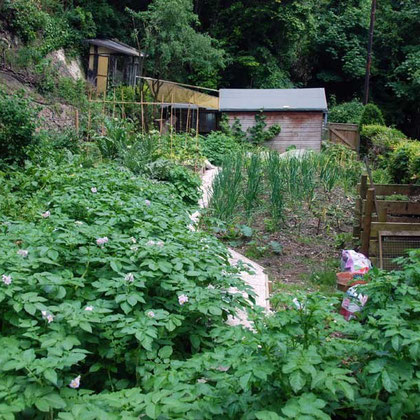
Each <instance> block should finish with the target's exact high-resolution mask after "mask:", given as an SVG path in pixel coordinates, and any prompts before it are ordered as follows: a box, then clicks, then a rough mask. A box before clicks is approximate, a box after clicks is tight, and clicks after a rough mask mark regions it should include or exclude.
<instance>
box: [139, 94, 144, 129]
mask: <svg viewBox="0 0 420 420" xmlns="http://www.w3.org/2000/svg"><path fill="white" fill-rule="evenodd" d="M140 101H141V105H140V106H141V131H142V133H144V109H143V89H142V90H141V92H140Z"/></svg>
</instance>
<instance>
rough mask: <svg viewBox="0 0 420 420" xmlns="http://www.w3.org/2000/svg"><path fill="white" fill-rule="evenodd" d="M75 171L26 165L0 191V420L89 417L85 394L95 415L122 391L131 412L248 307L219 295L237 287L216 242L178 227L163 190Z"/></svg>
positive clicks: (170, 191) (179, 216)
mask: <svg viewBox="0 0 420 420" xmlns="http://www.w3.org/2000/svg"><path fill="white" fill-rule="evenodd" d="M79 163H80V160H79V161H77V160H76V161H75V162H73V163H72V164H69V163H67V164H66V163H64V162H63V163H62V164H61V165H60V169H59V170H57V167H54V166H51V167H49V166H47V167H45V166H44V167H39V166H37V165H34V164H28V165H27V166H26V167H25V169H24V170H22V171H21V172H11V173H9V174H7V178H8V181H7V182H6V183H5V182H2V183H1V184H0V188H1V189H2V191H1V194H0V196H1V200H0V203H1V209H2V211H1V217H2V224H1V227H0V237H1V241H2V244H3V245H2V247H1V251H0V273H1V274H2V275H3V277H2V281H1V286H0V315H1V317H0V319H1V321H0V322H1V330H2V336H1V338H0V342H1V343H0V345H1V348H2V352H1V355H0V389H1V393H2V402H3V404H1V406H0V410H1V411H0V412H1V416H2V417H3V416H6V417H10V416H12V415H13V413H15V415H19V413H21V414H22V415H23V413H31V417H38V416H41V413H49V414H48V415H51V416H53V417H57V418H58V417H61V415H59V414H58V412H62V413H64V412H68V413H71V412H73V410H74V409H76V407H78V408H77V410H78V412H79V413H81V412H84V410H85V408H84V405H85V404H87V405H86V407H88V406H91V407H93V408H92V410H96V408H95V403H93V402H92V403H89V401H87V400H85V398H88V396H89V395H90V394H91V392H89V391H87V390H89V389H90V390H92V391H94V394H96V396H99V395H102V397H100V398H99V400H98V403H99V401H101V400H102V399H104V400H103V401H102V402H101V403H99V404H100V405H102V408H101V409H100V410H101V412H102V415H101V417H102V418H104V416H105V418H107V414H104V413H106V412H107V411H108V412H109V413H110V412H112V410H113V409H112V407H111V406H112V404H111V405H110V406H108V405H107V403H105V402H104V401H106V400H107V398H108V397H107V396H106V395H105V394H108V395H110V394H109V393H113V392H117V393H118V392H119V391H123V390H124V392H123V393H122V394H121V398H122V400H121V405H120V407H122V406H125V407H126V408H125V409H124V410H130V408H129V406H127V405H126V404H127V403H126V402H125V401H123V400H125V398H127V397H128V395H130V391H128V390H129V389H131V388H133V389H134V388H135V387H141V388H142V387H143V386H145V387H148V384H150V383H151V381H153V378H154V377H155V375H156V374H157V373H158V371H160V372H161V373H162V374H163V370H165V369H166V368H167V367H168V366H169V363H170V361H171V359H173V360H183V359H187V358H189V357H191V355H192V354H196V353H198V352H200V351H204V350H205V349H208V348H212V347H213V344H212V331H214V330H215V329H216V328H218V327H224V324H225V321H226V319H227V316H228V315H229V314H233V313H234V311H235V308H238V307H239V306H243V305H247V303H246V302H245V300H244V299H243V298H242V297H241V296H242V295H240V294H226V293H224V290H228V289H229V288H230V287H232V286H233V287H237V288H238V290H240V289H242V282H240V281H239V280H238V278H237V277H236V275H235V273H236V270H234V269H231V268H229V267H228V266H226V261H227V253H226V250H225V248H224V247H223V246H222V245H221V244H220V243H218V242H217V240H215V239H213V238H212V237H210V236H208V235H206V234H203V233H192V232H190V231H189V230H188V228H187V226H188V224H189V223H190V221H189V217H188V212H187V208H186V207H185V205H184V204H183V203H182V201H181V200H180V199H179V198H177V196H176V194H175V190H174V188H173V187H171V186H169V185H167V186H166V185H163V184H157V183H155V182H151V181H148V180H146V179H143V178H139V177H133V174H132V173H131V172H129V171H127V170H124V169H122V168H119V167H117V166H115V165H110V164H108V165H107V166H104V165H101V166H98V167H97V168H91V169H85V168H83V167H82V168H81V167H80V165H79ZM2 177H3V180H4V179H5V175H4V174H3V175H2ZM93 187H95V189H94V188H93ZM11 197H12V198H13V202H12V201H11V200H10V198H11ZM12 203H13V205H11V204H12ZM46 210H48V211H49V213H48V214H46V213H45V214H44V216H43V217H42V216H41V213H44V212H45V211H46ZM99 239H102V241H99ZM203 245H206V246H203ZM215 256H217V258H215ZM9 276H11V277H10V282H9V280H8V279H9ZM209 285H212V287H211V288H210V287H208V286H209ZM181 297H182V299H181ZM185 297H187V298H188V299H187V300H186V299H185ZM80 376H81V378H80V388H81V389H80V390H79V391H76V390H75V389H71V388H70V387H69V384H71V381H74V380H75V378H78V377H80ZM159 376H160V375H159ZM164 377H165V375H164V374H163V376H161V378H162V379H163V378H164ZM75 386H76V385H75ZM102 392H103V394H102ZM126 392H128V393H126ZM131 392H134V394H136V395H137V391H135V390H134V391H131ZM114 395H117V394H114ZM141 401H144V400H143V397H142V396H140V397H139V398H137V399H136V405H137V404H140V406H141V407H142V408H141V410H144V409H145V405H144V404H143V403H142V402H141ZM154 401H155V402H157V401H158V400H155V399H154ZM133 402H134V401H133ZM91 404H93V405H91ZM103 404H105V405H103ZM147 404H148V405H147ZM147 404H146V405H147V408H146V412H148V413H151V412H152V410H153V409H152V408H151V406H150V403H147ZM98 409H99V406H98ZM136 410H137V409H136ZM25 415H26V414H25ZM63 415H64V414H63Z"/></svg>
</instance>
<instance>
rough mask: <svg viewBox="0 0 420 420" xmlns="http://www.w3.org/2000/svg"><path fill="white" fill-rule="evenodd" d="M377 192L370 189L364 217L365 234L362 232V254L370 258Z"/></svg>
mask: <svg viewBox="0 0 420 420" xmlns="http://www.w3.org/2000/svg"><path fill="white" fill-rule="evenodd" d="M374 197H375V190H374V189H373V188H369V189H368V190H367V196H366V206H365V214H364V216H363V224H362V227H363V232H362V248H361V252H362V254H363V255H365V256H366V257H369V241H370V230H371V224H372V212H373V207H374Z"/></svg>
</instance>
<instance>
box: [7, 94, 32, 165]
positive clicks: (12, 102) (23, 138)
mask: <svg viewBox="0 0 420 420" xmlns="http://www.w3.org/2000/svg"><path fill="white" fill-rule="evenodd" d="M35 116H36V110H35V108H34V107H32V106H31V104H30V102H29V100H27V99H25V98H24V95H23V92H20V93H16V94H14V95H8V94H7V93H6V92H4V91H3V90H1V89H0V159H3V160H5V161H7V162H19V161H22V160H23V159H24V157H25V155H26V147H27V146H28V145H30V144H31V143H32V142H34V141H35V139H36V135H35V128H36V124H35Z"/></svg>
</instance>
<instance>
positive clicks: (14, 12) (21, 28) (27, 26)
mask: <svg viewBox="0 0 420 420" xmlns="http://www.w3.org/2000/svg"><path fill="white" fill-rule="evenodd" d="M3 8H4V13H5V16H6V17H7V22H8V24H9V25H10V26H11V27H12V28H13V29H14V30H15V31H16V33H17V34H18V35H19V36H20V37H21V38H22V40H23V41H24V42H30V41H34V40H35V39H36V38H37V36H38V33H39V32H41V31H42V30H43V29H44V27H45V26H46V24H47V22H48V18H49V16H48V14H47V13H45V12H44V11H42V10H41V8H40V7H39V5H38V4H37V3H36V2H34V1H32V0H6V1H5V3H4V5H3Z"/></svg>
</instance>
